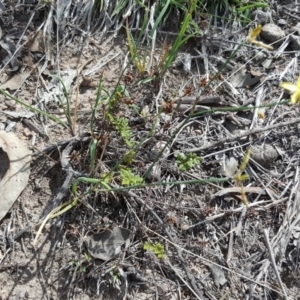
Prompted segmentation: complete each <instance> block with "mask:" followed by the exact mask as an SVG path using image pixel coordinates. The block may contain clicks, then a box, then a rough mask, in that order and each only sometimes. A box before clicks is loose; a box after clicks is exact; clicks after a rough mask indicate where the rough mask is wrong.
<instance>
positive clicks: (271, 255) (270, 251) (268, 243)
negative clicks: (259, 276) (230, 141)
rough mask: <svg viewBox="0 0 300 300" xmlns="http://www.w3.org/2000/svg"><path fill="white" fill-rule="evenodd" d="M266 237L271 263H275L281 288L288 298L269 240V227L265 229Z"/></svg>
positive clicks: (275, 270) (274, 267) (274, 266)
mask: <svg viewBox="0 0 300 300" xmlns="http://www.w3.org/2000/svg"><path fill="white" fill-rule="evenodd" d="M264 237H265V242H266V244H267V247H268V251H269V254H270V259H271V263H272V265H273V269H274V272H275V274H276V277H277V280H278V283H279V285H280V287H281V290H282V292H283V295H284V298H285V299H288V296H287V294H286V291H285V289H284V286H283V283H282V281H281V278H280V274H279V272H278V269H277V265H276V262H275V257H274V253H273V251H272V247H271V244H270V242H269V231H268V230H267V229H264Z"/></svg>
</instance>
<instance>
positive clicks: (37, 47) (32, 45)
mask: <svg viewBox="0 0 300 300" xmlns="http://www.w3.org/2000/svg"><path fill="white" fill-rule="evenodd" d="M27 48H28V50H29V51H31V52H41V53H45V43H44V38H43V31H42V30H40V31H38V32H36V33H35V34H34V36H33V37H32V39H30V40H29V41H28V42H27Z"/></svg>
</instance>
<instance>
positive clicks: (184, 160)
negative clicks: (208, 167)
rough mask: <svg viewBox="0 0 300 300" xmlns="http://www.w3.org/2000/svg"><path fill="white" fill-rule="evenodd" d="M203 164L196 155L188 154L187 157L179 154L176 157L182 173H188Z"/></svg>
mask: <svg viewBox="0 0 300 300" xmlns="http://www.w3.org/2000/svg"><path fill="white" fill-rule="evenodd" d="M200 162H201V158H200V157H199V156H197V154H195V153H188V154H187V155H185V154H183V153H179V154H178V155H177V156H176V163H177V166H178V168H179V170H180V171H182V172H187V171H189V170H190V169H191V168H193V167H194V166H195V165H198V164H199V163H200Z"/></svg>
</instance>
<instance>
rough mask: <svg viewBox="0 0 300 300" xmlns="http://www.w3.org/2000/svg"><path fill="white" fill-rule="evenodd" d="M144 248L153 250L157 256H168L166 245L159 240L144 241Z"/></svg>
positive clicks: (161, 257)
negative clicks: (152, 241)
mask: <svg viewBox="0 0 300 300" xmlns="http://www.w3.org/2000/svg"><path fill="white" fill-rule="evenodd" d="M143 249H144V250H146V251H151V252H153V253H154V254H155V255H156V257H157V258H159V259H164V258H165V257H166V253H165V249H164V246H163V245H162V244H160V243H158V242H154V243H148V242H146V243H144V245H143Z"/></svg>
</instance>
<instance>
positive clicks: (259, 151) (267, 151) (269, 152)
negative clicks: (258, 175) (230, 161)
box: [251, 144, 278, 168]
mask: <svg viewBox="0 0 300 300" xmlns="http://www.w3.org/2000/svg"><path fill="white" fill-rule="evenodd" d="M251 158H252V159H254V160H255V161H256V162H257V163H259V164H260V165H262V166H263V167H265V168H268V167H270V166H271V165H272V164H273V163H274V162H275V161H276V159H277V158H278V152H277V151H276V149H275V148H274V147H273V146H271V145H268V144H264V145H254V146H252V147H251Z"/></svg>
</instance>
